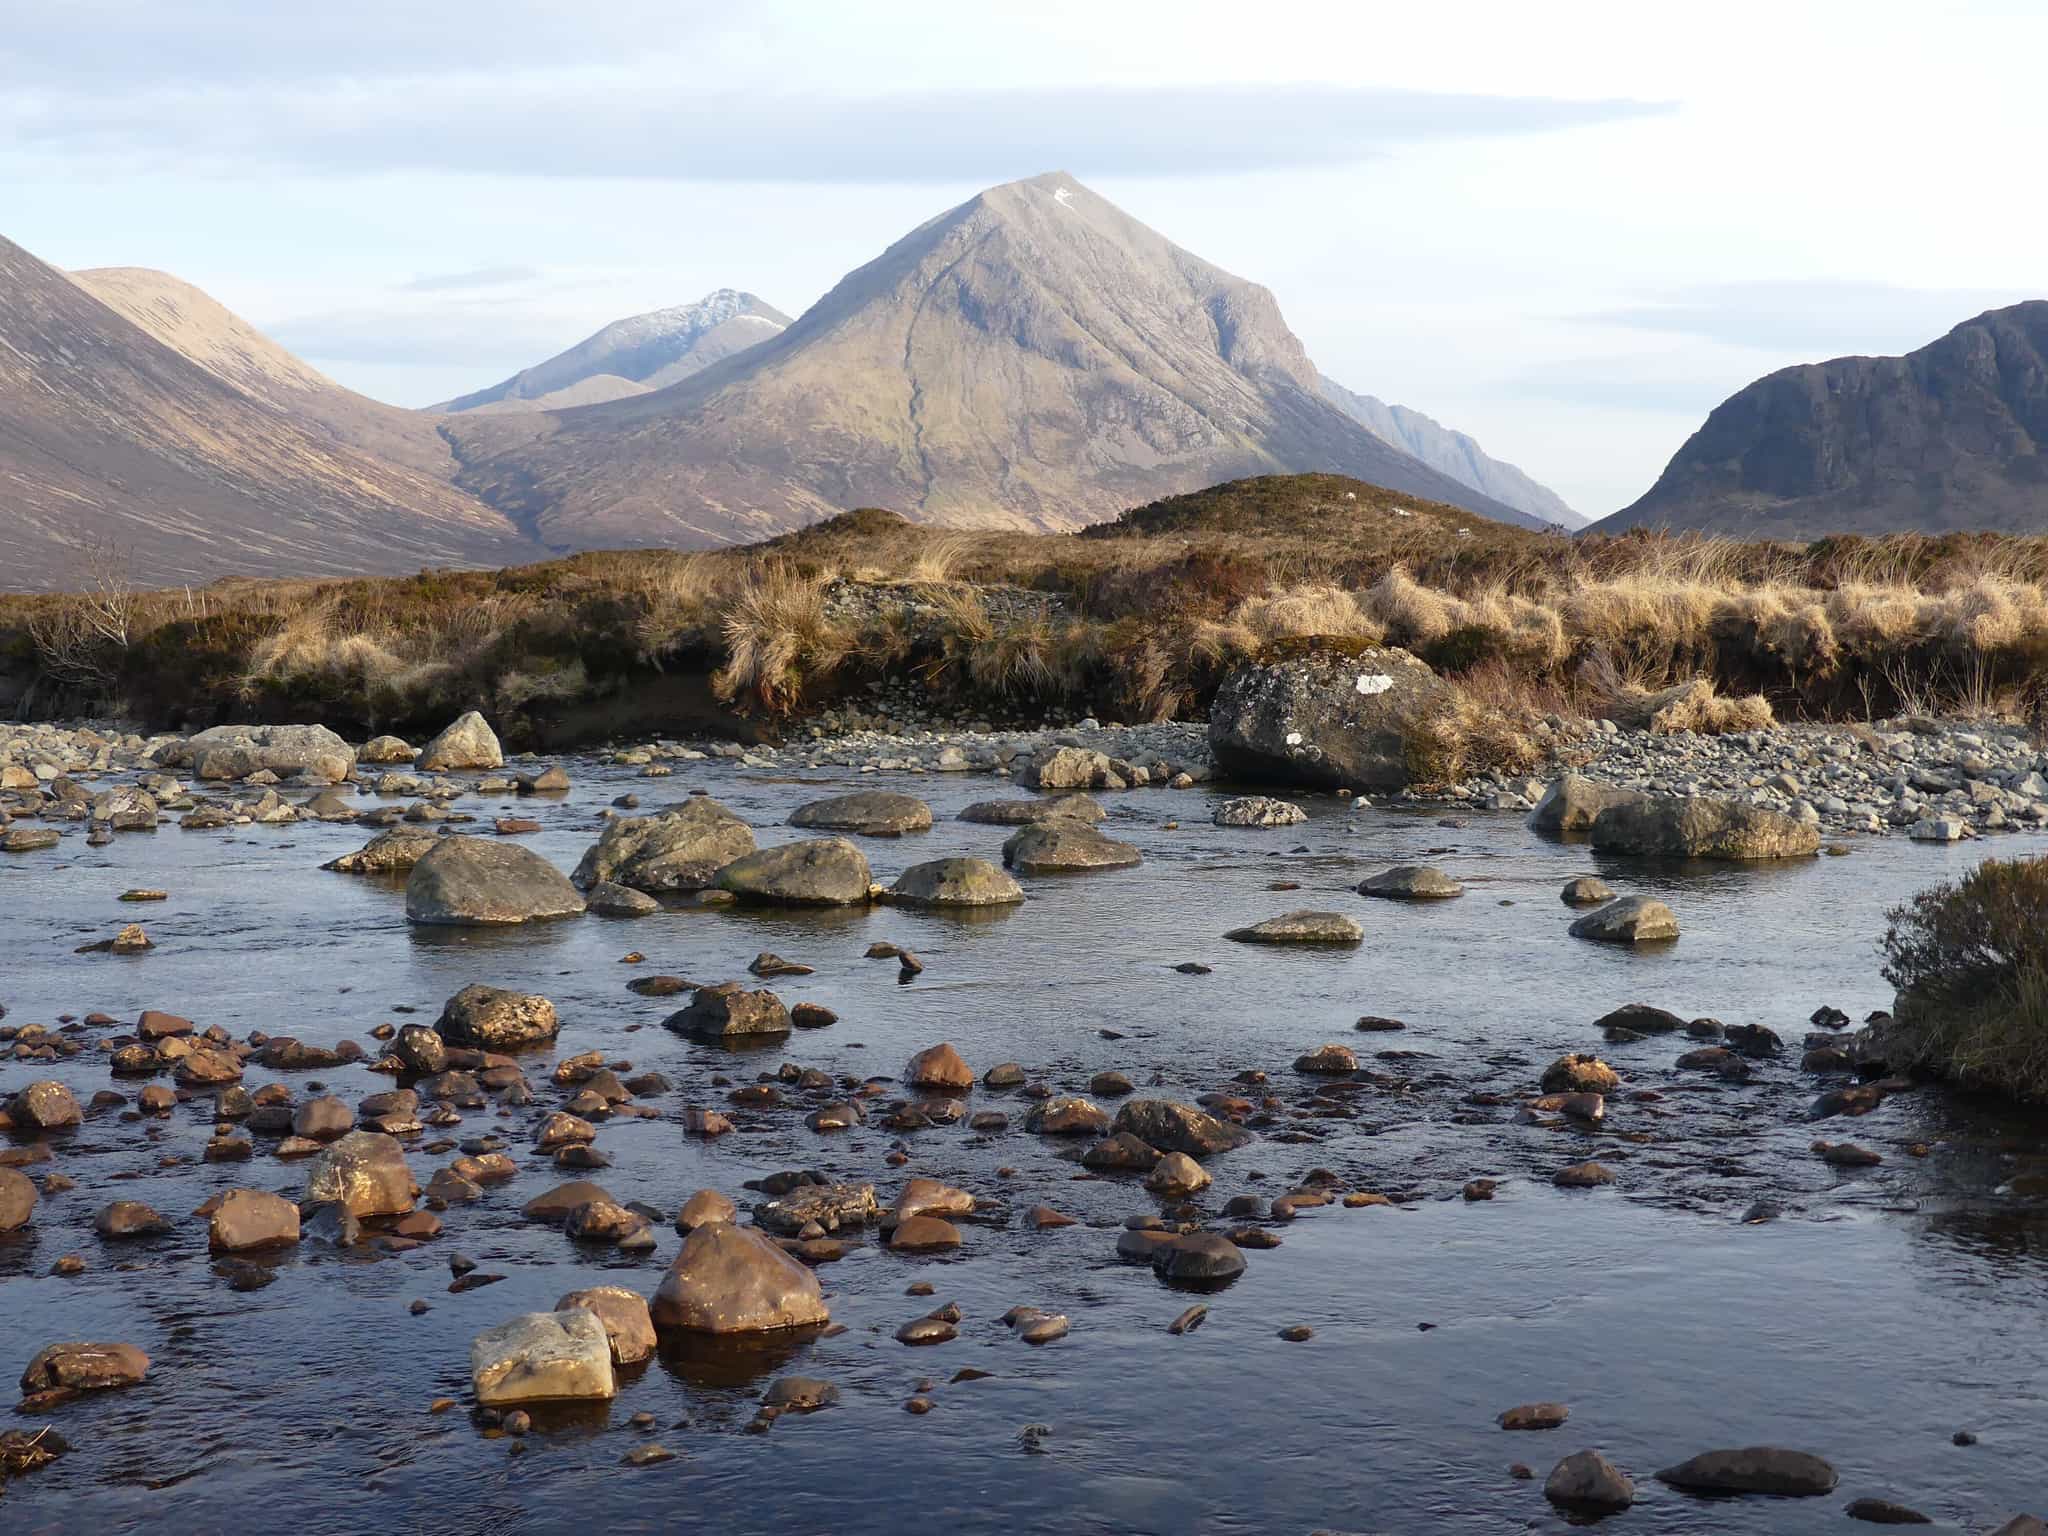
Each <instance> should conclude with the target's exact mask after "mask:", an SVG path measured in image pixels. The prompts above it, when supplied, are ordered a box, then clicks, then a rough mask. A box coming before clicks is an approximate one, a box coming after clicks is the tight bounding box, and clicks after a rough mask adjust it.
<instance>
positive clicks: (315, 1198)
mask: <svg viewBox="0 0 2048 1536" xmlns="http://www.w3.org/2000/svg"><path fill="white" fill-rule="evenodd" d="M418 1189H419V1186H418V1185H417V1184H415V1183H414V1182H413V1177H412V1170H411V1169H410V1168H408V1167H407V1166H406V1163H405V1150H404V1148H402V1147H401V1146H400V1145H399V1144H398V1140H397V1138H396V1137H392V1136H386V1135H385V1134H383V1132H381V1131H350V1132H349V1133H348V1134H347V1135H346V1136H344V1137H342V1138H341V1140H339V1141H337V1142H335V1143H334V1144H333V1145H332V1146H330V1147H328V1148H326V1149H325V1150H324V1151H322V1152H321V1153H320V1154H319V1155H318V1156H316V1157H315V1158H314V1159H313V1161H312V1163H311V1164H310V1165H309V1166H308V1168H307V1169H306V1204H308V1205H338V1206H340V1207H341V1208H342V1209H343V1210H345V1211H347V1212H348V1213H349V1214H350V1215H351V1216H354V1217H357V1218H359V1219H360V1218H361V1217H365V1216H402V1215H404V1214H405V1213H406V1212H407V1211H409V1210H411V1209H412V1201H413V1196H414V1195H415V1194H416V1193H417V1192H418Z"/></svg>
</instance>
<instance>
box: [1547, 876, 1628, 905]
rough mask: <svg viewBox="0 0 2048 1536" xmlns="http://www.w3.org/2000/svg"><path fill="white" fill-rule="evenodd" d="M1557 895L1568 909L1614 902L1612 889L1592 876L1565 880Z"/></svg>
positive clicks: (1603, 881)
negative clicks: (1561, 889)
mask: <svg viewBox="0 0 2048 1536" xmlns="http://www.w3.org/2000/svg"><path fill="white" fill-rule="evenodd" d="M1559 895H1560V896H1561V897H1562V899H1563V901H1564V904H1565V905H1566V906H1568V907H1597V906H1600V905H1601V904H1602V903H1604V902H1609V901H1612V900H1614V887H1613V886H1611V885H1609V884H1608V883H1607V882H1606V881H1605V880H1599V879H1596V878H1594V877H1593V876H1592V875H1580V876H1579V877H1578V879H1576V880H1567V881H1566V882H1565V885H1564V890H1563V891H1561V892H1560V893H1559Z"/></svg>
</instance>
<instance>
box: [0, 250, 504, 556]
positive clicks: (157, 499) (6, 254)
mask: <svg viewBox="0 0 2048 1536" xmlns="http://www.w3.org/2000/svg"><path fill="white" fill-rule="evenodd" d="M221 313H225V311H222V312H221ZM230 318H232V317H230ZM194 323H195V325H197V333H196V334H195V335H192V336H188V337H187V341H188V344H190V345H192V346H193V347H194V349H195V351H196V352H199V353H201V354H206V353H208V352H211V353H212V355H213V356H214V357H215V358H216V361H217V362H218V363H219V366H221V367H222V368H226V367H228V366H229V365H228V363H227V361H226V359H227V358H228V357H230V356H232V355H234V354H235V353H236V351H237V347H236V346H235V345H234V344H233V343H232V342H230V341H225V340H221V339H220V338H219V337H218V336H217V335H216V334H215V333H212V332H209V331H208V330H207V328H206V326H205V325H203V324H198V323H197V322H194ZM237 324H239V322H237ZM216 343H217V344H216ZM266 345H267V344H266ZM251 356H252V358H255V359H257V360H256V361H252V363H251V366H252V367H255V368H256V369H257V371H258V372H259V373H263V372H265V371H266V370H265V367H264V365H263V363H262V362H261V360H260V359H261V356H262V354H260V353H252V354H251ZM270 366H271V367H274V366H275V359H274V358H273V359H271V361H270ZM316 377H317V376H316ZM274 382H275V381H274ZM265 387H269V386H265ZM275 387H276V388H277V389H278V390H282V389H283V388H284V385H283V384H282V382H275ZM100 546H104V547H106V548H108V549H111V550H113V551H115V552H117V554H118V556H119V558H120V559H121V560H122V561H123V562H124V563H125V564H126V565H127V566H128V567H129V569H130V570H131V571H132V573H133V575H134V576H135V578H136V579H138V580H143V581H147V582H150V583H161V584H168V583H172V582H179V581H206V580H210V579H212V578H214V577H217V576H222V575H227V574H234V573H248V574H260V575H287V574H288V575H298V576H319V575H329V574H335V575H339V574H345V573H350V572H359V571H404V570H416V569H418V568H419V567H421V566H425V565H434V564H465V565H477V564H505V563H508V562H511V561H516V560H520V559H530V558H532V557H533V556H534V554H535V553H536V552H535V551H534V549H533V546H532V545H531V544H529V543H527V542H526V541H525V540H523V539H522V538H521V537H520V536H519V535H518V533H517V531H516V530H515V529H514V528H513V527H512V526H511V525H510V524H509V523H508V522H507V521H506V520H505V518H504V517H503V516H502V515H500V514H499V513H496V512H494V511H492V510H491V509H489V508H488V507H485V506H482V505H481V504H479V503H478V502H476V501H474V500H473V499H471V498H470V497H468V496H467V495H465V494H463V493H462V492H460V491H458V490H456V489H455V488H454V487H453V486H451V485H448V484H446V483H443V482H441V481H438V480H436V479H434V478H432V477H431V476H429V475H427V474H423V473H421V472H420V471H418V470H416V469H414V468H412V467H410V466H408V465H406V464H403V463H398V462H395V461H393V460H392V459H389V458H386V457H383V456H381V455H378V454H375V453H372V452H369V451H367V450H365V449H363V448H360V447H357V446H355V445H353V444H351V443H347V442H343V441H340V440H338V438H337V437H336V436H334V435H333V434H331V433H330V432H329V431H327V430H325V429H324V428H322V427H320V426H318V425H315V424H313V423H312V422H311V421H310V420H308V419H305V418H302V417H301V416H300V415H299V414H298V413H297V412H296V411H295V410H292V411H288V410H287V409H285V408H283V407H282V406H280V405H277V404H273V403H271V402H270V401H269V400H267V399H264V398H259V396H258V395H256V394H252V393H248V392H246V391H245V390H244V389H243V388H240V387H238V386H236V385H234V384H231V383H229V382H228V380H227V378H226V377H224V376H223V374H222V373H221V372H216V371H215V369H214V367H213V366H210V365H206V364H202V363H201V362H196V361H194V360H193V358H191V357H188V356H186V355H185V354H184V353H183V352H182V351H180V350H176V349H174V348H172V347H169V346H166V345H165V344H164V343H163V342H162V341H160V340H158V339H157V338H156V337H155V336H153V335H151V334H150V333H149V332H148V331H146V330H144V329H143V328H142V327H141V326H138V325H136V324H135V323H134V322H133V321H131V320H129V319H128V318H126V317H125V316H124V315H122V314H119V313H117V312H116V311H115V310H114V309H112V308H110V307H109V306H108V305H106V304H105V303H102V302H101V301H100V300H99V299H97V298H95V297H94V296H93V294H92V293H91V292H89V291H88V290H87V288H86V287H85V286H83V285H81V284H80V283H77V282H74V281H72V280H71V279H70V278H69V277H67V276H65V275H64V274H63V273H62V272H59V271H58V270H57V269H56V268H54V267H51V266H48V265H46V264H45V263H43V262H41V261H38V260H37V259H36V258H35V257H33V256H31V255H30V254H29V253H28V252H27V251H25V250H23V249H22V248H21V247H19V246H17V245H14V244H12V243H10V242H8V241H6V240H0V586H5V587H8V588H12V589H29V590H34V589H38V588H45V587H51V586H61V585H63V584H65V583H66V582H68V581H76V580H78V579H79V578H80V576H81V574H82V566H83V565H85V564H86V563H88V562H89V559H90V558H91V555H90V552H91V551H92V550H94V549H95V548H96V547H100Z"/></svg>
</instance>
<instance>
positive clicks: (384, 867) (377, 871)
mask: <svg viewBox="0 0 2048 1536" xmlns="http://www.w3.org/2000/svg"><path fill="white" fill-rule="evenodd" d="M440 841H441V838H440V835H439V834H438V833H436V832H432V831H429V830H428V829H427V828H425V827H417V826H398V827H390V828H387V829H386V830H384V831H382V832H379V833H378V834H377V835H376V836H375V837H373V838H371V839H370V840H369V841H368V842H367V843H365V844H363V846H362V847H360V848H358V849H357V850H356V851H355V852H354V853H344V854H343V855H342V856H341V857H340V858H338V859H329V860H328V861H327V862H326V863H325V864H322V865H321V866H320V867H321V868H322V869H332V870H336V871H339V872H340V873H341V874H344V875H402V874H407V873H410V871H411V870H412V867H413V866H414V865H415V864H417V863H419V861H420V860H421V859H424V858H425V857H426V856H427V855H428V854H430V853H432V852H433V851H434V846H435V845H436V844H437V843H439V842H440Z"/></svg>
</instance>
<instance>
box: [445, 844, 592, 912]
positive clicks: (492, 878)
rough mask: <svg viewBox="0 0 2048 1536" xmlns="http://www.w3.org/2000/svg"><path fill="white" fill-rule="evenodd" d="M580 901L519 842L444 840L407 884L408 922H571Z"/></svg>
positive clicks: (551, 867)
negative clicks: (567, 919)
mask: <svg viewBox="0 0 2048 1536" xmlns="http://www.w3.org/2000/svg"><path fill="white" fill-rule="evenodd" d="M582 910H583V897H582V896H581V895H580V894H579V893H578V892H577V890H576V887H575V886H573V885H571V884H570V883H569V880H568V877H567V876H565V875H564V874H563V873H562V872H561V871H560V870H559V869H556V868H555V866H554V865H552V864H550V863H549V862H548V861H547V860H546V859H544V858H542V857H541V856H540V855H539V854H537V853H534V852H531V851H530V850H528V849H525V848H522V847H520V846H519V845H518V844H517V843H506V842H499V841H497V840H495V839H489V840H487V839H485V838H481V837H444V838H442V839H441V843H440V846H439V847H437V848H435V849H433V850H432V851H431V852H430V853H428V854H427V856H426V857H425V858H423V859H421V860H420V861H419V863H417V864H415V865H414V866H413V869H412V873H411V874H410V875H408V876H407V877H406V882H405V916H406V920H407V921H408V922H414V923H419V924H422V925H427V926H452V927H492V926H498V925H502V924H508V923H525V922H532V921H535V920H537V919H540V918H550V917H574V916H575V915H576V914H578V913H580V912H581V911H582Z"/></svg>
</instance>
